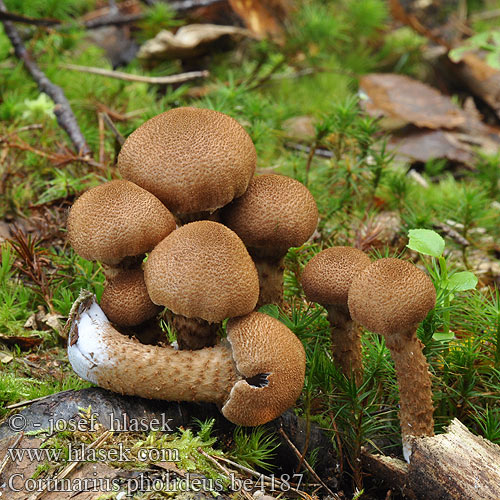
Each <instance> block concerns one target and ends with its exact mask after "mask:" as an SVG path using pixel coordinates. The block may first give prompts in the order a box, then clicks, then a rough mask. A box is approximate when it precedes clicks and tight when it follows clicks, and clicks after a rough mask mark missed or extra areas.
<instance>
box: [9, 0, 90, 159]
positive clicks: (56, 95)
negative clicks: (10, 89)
mask: <svg viewBox="0 0 500 500" xmlns="http://www.w3.org/2000/svg"><path fill="white" fill-rule="evenodd" d="M0 11H1V12H7V9H6V8H5V4H4V3H3V1H2V0H0ZM2 23H3V26H4V29H5V34H6V35H7V37H8V38H9V40H10V42H11V43H12V46H13V47H14V52H15V54H16V56H17V57H18V58H19V59H20V60H21V61H23V63H24V66H25V67H26V69H27V70H28V71H29V73H30V74H31V76H32V77H33V79H34V80H35V82H36V83H37V85H38V88H39V90H40V92H45V93H46V94H47V95H48V96H49V97H50V98H51V99H52V100H53V101H54V103H55V108H54V114H55V115H56V118H57V123H59V125H60V126H61V127H62V128H63V129H64V131H65V132H66V133H67V134H68V136H69V138H70V139H71V142H72V143H73V146H74V147H75V149H76V151H77V153H78V155H81V156H84V157H86V156H89V155H90V148H89V147H88V145H87V142H86V141H85V138H84V137H83V134H82V132H81V130H80V127H79V126H78V123H77V121H76V117H75V115H74V113H73V111H72V109H71V106H70V104H69V101H68V99H67V98H66V96H65V95H64V92H63V90H62V89H61V87H59V86H57V85H55V84H54V83H52V82H51V81H50V80H49V79H48V78H47V76H45V73H43V71H42V70H41V69H40V68H39V67H38V65H37V64H36V63H35V61H33V59H32V58H31V56H30V54H29V53H28V51H27V50H26V47H25V46H24V44H23V41H22V39H21V36H20V35H19V32H18V31H17V29H16V28H15V26H14V25H13V24H12V22H11V21H5V20H4V21H2Z"/></svg>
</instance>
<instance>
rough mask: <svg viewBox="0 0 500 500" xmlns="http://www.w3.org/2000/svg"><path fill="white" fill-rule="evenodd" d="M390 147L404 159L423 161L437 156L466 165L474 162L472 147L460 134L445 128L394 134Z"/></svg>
mask: <svg viewBox="0 0 500 500" xmlns="http://www.w3.org/2000/svg"><path fill="white" fill-rule="evenodd" d="M389 148H390V149H391V150H395V151H396V154H397V155H398V156H401V157H404V159H407V160H408V159H409V160H411V161H418V162H422V163H425V162H427V161H429V160H432V159H436V158H446V159H447V160H450V161H455V162H458V163H463V164H465V165H470V164H472V163H474V154H473V152H472V149H471V147H470V146H469V145H468V144H466V143H464V142H461V141H460V140H459V134H454V133H452V132H446V131H443V130H412V131H411V132H410V133H406V134H404V135H393V136H391V139H390V141H389Z"/></svg>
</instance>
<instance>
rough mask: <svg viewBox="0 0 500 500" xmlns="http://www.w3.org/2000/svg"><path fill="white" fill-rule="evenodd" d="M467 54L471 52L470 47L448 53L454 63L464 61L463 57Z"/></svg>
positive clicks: (459, 48) (458, 48)
mask: <svg viewBox="0 0 500 500" xmlns="http://www.w3.org/2000/svg"><path fill="white" fill-rule="evenodd" d="M466 52H470V47H467V46H463V47H457V48H455V49H451V50H450V52H448V57H449V58H450V59H451V60H452V61H453V62H454V63H458V62H460V61H461V60H462V57H463V55H464V54H465V53H466Z"/></svg>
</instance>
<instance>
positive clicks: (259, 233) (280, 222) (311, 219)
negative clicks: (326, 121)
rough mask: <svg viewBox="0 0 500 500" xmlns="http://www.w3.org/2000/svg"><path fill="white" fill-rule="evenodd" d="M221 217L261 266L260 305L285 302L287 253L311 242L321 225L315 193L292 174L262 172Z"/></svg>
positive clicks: (225, 209)
mask: <svg viewBox="0 0 500 500" xmlns="http://www.w3.org/2000/svg"><path fill="white" fill-rule="evenodd" d="M221 220H222V222H223V223H224V224H225V225H226V226H228V227H230V228H231V229H232V230H233V231H234V232H235V233H236V234H237V235H238V236H239V237H240V238H241V239H242V240H243V243H245V245H246V247H247V248H248V251H249V253H250V255H251V256H252V258H253V260H254V262H255V265H256V266H257V270H258V272H259V281H260V296H259V302H258V305H259V306H261V305H264V304H278V305H282V303H283V270H284V264H283V259H284V256H285V254H286V252H287V251H288V249H289V248H291V247H297V246H300V245H302V244H303V243H304V242H305V241H307V240H308V239H309V238H310V237H311V235H312V234H313V232H314V230H315V229H316V225H317V224H318V208H317V206H316V202H315V201H314V198H313V196H312V194H311V193H310V192H309V190H308V189H307V188H306V187H305V186H304V185H303V184H301V183H300V182H299V181H296V180H295V179H292V178H290V177H286V176H284V175H275V174H266V175H259V176H257V177H255V178H254V179H252V181H251V182H250V184H249V186H248V189H247V191H246V192H245V194H244V195H243V196H240V197H239V198H237V199H236V200H234V201H233V202H232V203H230V204H229V205H227V206H226V207H224V208H223V209H222V210H221Z"/></svg>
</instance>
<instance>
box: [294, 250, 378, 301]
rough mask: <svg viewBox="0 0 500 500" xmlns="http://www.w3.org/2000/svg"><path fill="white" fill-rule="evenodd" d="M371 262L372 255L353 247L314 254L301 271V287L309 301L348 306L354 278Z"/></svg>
mask: <svg viewBox="0 0 500 500" xmlns="http://www.w3.org/2000/svg"><path fill="white" fill-rule="evenodd" d="M369 264H370V258H369V257H368V255H366V254H365V253H364V252H362V251H361V250H358V249H357V248H353V247H332V248H327V249H326V250H323V251H321V252H320V253H318V254H317V255H315V256H314V257H313V258H312V259H311V260H310V261H309V262H308V263H307V265H306V266H305V268H304V271H303V273H302V278H301V282H302V288H303V289H304V292H305V294H306V297H307V299H308V300H310V301H312V302H317V303H318V304H323V305H325V304H339V305H344V306H346V307H347V293H348V292H349V287H350V286H351V283H352V280H353V279H354V277H355V276H357V275H358V274H359V273H360V271H362V270H363V269H364V268H365V267H366V266H368V265H369Z"/></svg>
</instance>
